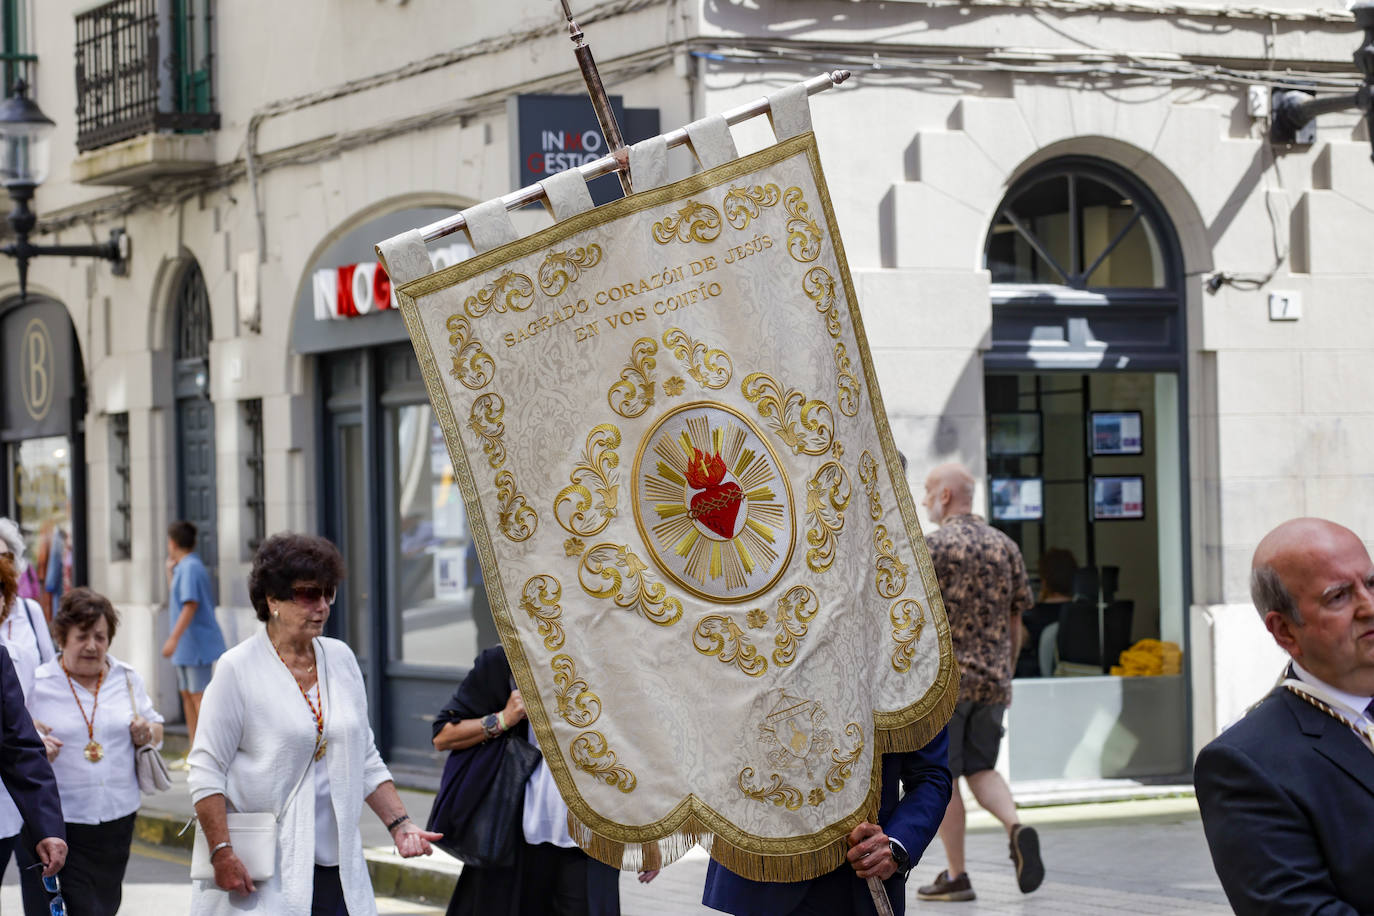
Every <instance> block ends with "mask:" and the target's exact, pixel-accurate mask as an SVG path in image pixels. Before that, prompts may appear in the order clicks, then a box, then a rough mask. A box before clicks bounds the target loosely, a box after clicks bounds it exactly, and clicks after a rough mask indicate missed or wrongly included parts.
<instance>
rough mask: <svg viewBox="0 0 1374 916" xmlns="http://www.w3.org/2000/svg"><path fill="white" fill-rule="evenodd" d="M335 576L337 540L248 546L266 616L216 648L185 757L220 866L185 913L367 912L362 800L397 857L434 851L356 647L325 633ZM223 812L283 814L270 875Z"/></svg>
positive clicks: (328, 915)
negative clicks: (373, 705)
mask: <svg viewBox="0 0 1374 916" xmlns="http://www.w3.org/2000/svg"><path fill="white" fill-rule="evenodd" d="M343 576H344V564H343V558H342V557H340V556H339V551H338V550H337V549H336V548H335V547H334V545H333V544H331V543H330V542H329V541H327V540H325V539H324V538H320V537H313V536H310V535H303V534H278V535H274V536H272V537H270V538H268V539H267V540H266V541H264V542H263V544H262V546H261V547H259V548H258V552H257V555H256V556H255V557H254V558H253V568H252V571H251V572H250V573H249V578H248V596H249V599H250V600H251V601H252V603H253V608H254V610H256V611H257V615H258V619H259V620H261V621H263V623H265V624H266V626H265V627H263V629H261V630H259V631H258V633H257V634H256V635H254V636H252V637H250V638H249V639H247V640H245V641H243V642H242V643H240V644H239V645H237V646H235V647H234V648H232V649H230V650H229V651H228V652H226V653H225V654H224V655H222V656H220V660H219V666H218V668H217V669H216V671H215V676H214V679H213V680H211V681H210V686H209V687H208V688H207V689H206V691H205V699H204V702H203V704H202V706H201V712H200V724H199V727H198V728H197V730H196V740H195V744H194V746H193V747H192V748H191V754H190V758H189V762H190V767H191V775H190V786H191V797H192V799H193V800H194V802H195V806H196V816H197V817H198V818H199V820H200V830H201V832H202V834H203V837H204V839H205V842H206V846H207V849H208V850H209V852H210V860H211V865H212V866H213V867H214V875H215V876H214V880H212V881H210V880H202V881H193V882H192V887H193V892H192V900H191V912H192V913H193V914H229V913H233V912H235V911H237V910H240V909H244V908H250V907H255V909H256V910H257V911H258V912H262V913H293V914H294V913H300V914H305V913H310V914H312V916H344V914H348V916H373V914H375V913H376V912H377V906H376V901H375V898H374V895H373V893H372V884H371V880H370V878H369V877H368V871H367V863H366V862H365V861H364V859H363V846H362V835H361V834H360V832H359V830H358V818H359V816H360V815H361V813H362V805H363V802H364V801H366V802H367V804H368V806H369V807H371V808H372V810H373V811H374V812H376V814H377V816H378V817H379V818H380V819H381V820H382V823H384V824H386V827H387V829H388V830H389V831H390V833H391V837H392V840H393V841H394V842H395V844H396V851H397V852H398V853H400V854H401V855H402V856H405V857H410V856H418V855H428V854H429V853H430V852H431V851H432V850H431V847H430V841H432V840H436V839H439V835H438V834H434V833H428V832H426V831H424V830H422V829H421V828H420V827H419V826H418V825H416V824H415V823H414V822H413V821H412V820H411V819H410V816H409V815H408V814H407V813H406V810H405V806H404V805H403V804H402V802H401V798H400V795H399V794H398V793H397V792H396V786H395V784H394V783H393V782H392V780H391V773H390V772H389V771H388V770H387V768H386V765H385V764H384V763H382V758H381V755H379V754H378V753H377V747H376V744H375V743H374V741H373V737H372V729H371V728H370V727H369V725H368V719H367V694H366V692H365V691H364V688H363V677H362V672H361V671H360V670H359V668H358V660H357V659H356V658H355V657H354V655H353V652H352V650H350V649H349V648H348V646H347V645H346V644H344V643H343V642H340V641H339V640H337V639H330V638H327V637H325V636H324V635H323V633H324V625H325V622H326V621H327V620H328V619H329V612H330V606H331V605H332V604H333V603H334V594H335V590H336V589H337V588H338V585H339V582H340V581H341V580H342V579H343ZM227 811H239V812H270V813H272V814H273V815H275V816H277V818H278V828H277V852H276V869H275V871H274V872H273V874H272V876H271V877H270V878H268V879H266V880H262V881H254V880H253V878H252V876H251V875H249V874H248V870H247V868H246V867H245V866H244V864H243V862H242V861H241V860H240V859H239V857H238V855H236V853H235V850H234V846H233V837H231V836H230V834H229V830H228V827H227V824H226V818H225V814H226V812H227ZM245 895H256V897H257V898H258V899H257V900H256V901H252V902H250V901H248V900H245Z"/></svg>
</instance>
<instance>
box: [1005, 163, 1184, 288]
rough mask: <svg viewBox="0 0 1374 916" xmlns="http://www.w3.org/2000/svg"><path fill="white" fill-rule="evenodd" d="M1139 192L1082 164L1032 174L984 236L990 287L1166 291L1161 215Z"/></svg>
mask: <svg viewBox="0 0 1374 916" xmlns="http://www.w3.org/2000/svg"><path fill="white" fill-rule="evenodd" d="M1140 190H1141V189H1138V188H1135V187H1132V182H1130V181H1129V179H1127V178H1125V177H1123V176H1120V175H1117V174H1113V173H1112V171H1110V170H1108V169H1105V168H1101V167H1095V166H1093V165H1091V164H1088V163H1085V162H1074V163H1065V164H1059V165H1054V166H1051V167H1049V168H1046V169H1040V170H1037V171H1035V172H1032V173H1031V174H1030V175H1029V176H1027V178H1026V179H1023V180H1022V181H1021V182H1019V183H1018V184H1017V185H1016V186H1014V187H1013V188H1012V190H1011V192H1010V193H1009V194H1008V195H1007V196H1006V198H1005V199H1004V200H1003V202H1002V206H1001V207H1000V208H999V209H998V211H997V217H996V219H995V220H994V221H993V224H992V229H991V231H990V233H989V234H988V240H987V248H986V258H985V266H986V267H987V269H988V270H989V271H990V272H991V273H992V282H993V283H1011V284H1023V285H1051V286H1064V287H1068V288H1070V289H1075V290H1089V289H1168V288H1170V287H1171V282H1170V280H1171V277H1170V273H1171V271H1170V267H1171V265H1170V264H1169V263H1168V261H1169V259H1168V257H1167V255H1166V252H1165V250H1164V248H1163V247H1162V246H1161V237H1162V235H1163V233H1162V232H1161V226H1160V221H1161V218H1160V214H1159V213H1158V211H1157V209H1156V208H1155V206H1154V205H1153V203H1152V202H1151V201H1149V200H1147V199H1146V198H1147V197H1148V195H1144V194H1141V193H1140Z"/></svg>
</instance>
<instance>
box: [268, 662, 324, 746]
mask: <svg viewBox="0 0 1374 916" xmlns="http://www.w3.org/2000/svg"><path fill="white" fill-rule="evenodd" d="M268 642H272V641H271V640H270V639H269V640H268ZM272 649H273V650H274V651H275V652H276V653H277V658H278V659H280V660H281V663H282V666H283V667H284V668H286V673H287V674H290V675H291V680H293V681H296V675H295V674H292V672H291V666H290V665H288V664H286V659H285V658H282V654H281V649H278V648H277V644H276V643H272ZM314 670H315V666H314V665H311V666H310V668H309V669H308V670H307V672H306V673H309V672H310V671H314ZM315 683H316V684H319V680H318V679H316V681H315ZM296 689H297V690H299V691H300V692H301V696H302V697H303V698H304V699H305V705H307V706H309V707H310V715H311V716H313V717H314V719H315V759H316V760H319V759H320V758H322V757H323V756H324V752H325V748H327V747H328V746H329V739H327V738H325V736H324V691H320V705H319V706H318V707H317V706H316V705H315V701H314V700H312V699H310V691H308V690H306V689H305V688H304V687H302V686H301V682H300V681H296Z"/></svg>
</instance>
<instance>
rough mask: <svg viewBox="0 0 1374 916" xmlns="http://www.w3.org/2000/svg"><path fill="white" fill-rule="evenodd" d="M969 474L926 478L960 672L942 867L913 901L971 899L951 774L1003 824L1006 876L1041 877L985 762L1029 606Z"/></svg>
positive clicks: (1033, 844)
mask: <svg viewBox="0 0 1374 916" xmlns="http://www.w3.org/2000/svg"><path fill="white" fill-rule="evenodd" d="M973 489H974V481H973V475H972V474H970V473H969V472H968V469H967V468H965V467H963V466H962V465H959V464H943V465H940V466H939V467H937V468H936V469H935V470H933V471H931V472H930V476H929V477H927V478H926V497H925V507H926V509H927V511H928V512H929V513H930V519H931V521H933V522H934V523H935V524H937V525H939V526H940V528H939V530H938V531H935V532H932V533H930V534H928V535H926V543H927V544H928V545H929V546H930V559H931V561H932V562H933V563H934V566H935V578H936V579H938V580H939V582H940V592H941V594H942V595H943V596H944V601H945V613H946V614H947V615H948V616H949V627H950V633H951V636H952V638H953V641H954V654H955V655H956V656H957V657H958V659H959V667H960V668H961V669H962V675H961V678H960V682H959V705H958V706H956V707H955V709H954V718H953V719H951V720H950V723H949V770H950V773H951V774H952V775H953V776H954V778H955V780H956V782H955V787H954V793H953V795H952V796H951V797H950V801H949V808H948V809H947V810H946V811H945V819H944V821H943V822H942V823H941V824H940V840H941V842H942V843H943V844H944V847H945V857H946V858H947V859H948V860H949V868H948V869H946V870H945V871H943V872H941V873H940V875H939V876H938V877H937V878H936V879H935V883H933V884H928V885H926V886H925V887H922V888H920V889H919V890H918V891H917V896H918V897H919V898H920V899H922V900H972V899H974V893H973V885H972V884H971V883H970V882H969V877H968V873H967V872H966V871H964V800H963V798H962V797H961V796H960V794H959V788H958V782H957V780H958V778H959V777H960V776H962V777H964V778H965V779H966V780H968V785H969V789H971V790H972V791H973V797H974V798H976V799H977V800H978V804H980V805H982V806H983V807H984V808H985V809H986V810H988V811H989V812H991V813H992V814H993V815H994V816H996V818H997V819H998V820H999V821H1001V822H1002V825H1003V826H1004V827H1006V829H1007V835H1008V837H1009V839H1010V842H1011V858H1012V861H1013V862H1014V863H1015V865H1016V880H1017V884H1018V885H1019V886H1020V888H1021V891H1022V893H1027V894H1028V893H1030V892H1031V891H1033V890H1035V889H1036V888H1037V887H1039V886H1040V882H1041V881H1043V880H1044V878H1045V867H1044V864H1043V863H1042V862H1041V861H1040V842H1039V838H1038V837H1037V836H1036V834H1035V829H1034V828H1033V827H1026V826H1023V825H1022V824H1021V822H1020V820H1019V819H1018V818H1017V816H1016V803H1015V802H1013V801H1012V797H1011V789H1010V788H1009V787H1008V786H1007V783H1006V780H1004V779H1003V778H1002V777H1001V775H1000V774H999V773H998V772H997V771H996V770H995V769H993V767H995V766H996V765H997V749H998V745H999V744H1000V743H1001V740H1002V716H1003V714H1004V713H1005V712H1006V709H1007V707H1008V706H1010V705H1011V677H1012V673H1013V672H1014V670H1015V667H1016V656H1017V655H1018V654H1019V653H1020V651H1021V646H1020V645H1019V644H1020V641H1021V613H1022V612H1023V611H1026V610H1029V609H1030V608H1031V606H1032V605H1034V603H1035V602H1034V601H1033V600H1032V599H1031V592H1030V584H1029V583H1028V582H1027V581H1026V564H1025V563H1024V562H1023V561H1022V559H1021V551H1020V549H1019V548H1018V547H1017V546H1016V542H1015V541H1013V540H1012V539H1011V538H1009V537H1007V536H1006V535H1005V534H1003V533H1002V532H1000V531H998V530H997V529H996V528H993V527H992V526H991V525H989V524H988V523H987V522H985V521H984V520H983V519H981V518H980V517H978V516H977V515H974V514H973Z"/></svg>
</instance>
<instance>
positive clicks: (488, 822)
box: [427, 733, 541, 868]
mask: <svg viewBox="0 0 1374 916" xmlns="http://www.w3.org/2000/svg"><path fill="white" fill-rule="evenodd" d="M540 757H541V755H540V753H539V748H537V747H535V746H534V745H532V744H530V743H529V742H528V741H526V740H525V739H524V738H522V737H520V736H519V735H514V734H509V733H507V734H505V735H502V736H501V737H500V738H498V739H496V740H495V741H491V742H487V743H484V744H479V745H477V746H476V747H472V748H467V749H465V750H462V751H454V752H453V753H452V754H450V755H449V759H448V762H447V763H446V764H445V765H444V775H443V778H442V780H441V781H440V784H439V794H438V795H436V796H435V798H434V807H433V809H432V810H431V811H430V815H429V824H428V827H427V829H428V830H431V831H435V832H438V833H442V834H443V835H444V838H443V839H442V840H440V841H439V842H438V843H436V844H435V845H436V846H438V847H439V848H440V849H442V850H444V851H445V852H447V853H449V854H450V855H452V856H453V857H454V858H456V859H458V860H459V861H461V862H462V863H463V864H465V865H471V866H473V867H475V868H509V867H511V866H512V865H514V864H515V851H516V849H517V848H518V847H519V845H520V831H521V826H520V820H521V815H522V814H523V809H524V799H525V783H526V782H527V781H528V780H529V778H530V774H531V773H533V772H534V770H535V768H536V767H537V766H539V760H540Z"/></svg>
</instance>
